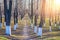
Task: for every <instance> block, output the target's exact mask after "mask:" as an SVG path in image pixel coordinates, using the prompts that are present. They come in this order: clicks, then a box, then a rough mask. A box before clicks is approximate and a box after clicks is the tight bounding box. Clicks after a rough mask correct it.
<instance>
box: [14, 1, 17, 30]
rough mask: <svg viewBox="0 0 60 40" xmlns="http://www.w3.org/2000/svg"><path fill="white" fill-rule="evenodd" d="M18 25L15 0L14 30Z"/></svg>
mask: <svg viewBox="0 0 60 40" xmlns="http://www.w3.org/2000/svg"><path fill="white" fill-rule="evenodd" d="M17 26H18V3H17V0H16V1H15V9H14V30H16V28H17Z"/></svg>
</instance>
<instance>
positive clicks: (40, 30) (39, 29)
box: [37, 27, 42, 36]
mask: <svg viewBox="0 0 60 40" xmlns="http://www.w3.org/2000/svg"><path fill="white" fill-rule="evenodd" d="M37 35H38V36H42V28H41V27H39V28H38V33H37Z"/></svg>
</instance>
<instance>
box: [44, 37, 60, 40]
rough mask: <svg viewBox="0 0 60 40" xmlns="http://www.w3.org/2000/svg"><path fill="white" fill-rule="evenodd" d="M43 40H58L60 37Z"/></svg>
mask: <svg viewBox="0 0 60 40" xmlns="http://www.w3.org/2000/svg"><path fill="white" fill-rule="evenodd" d="M45 40H60V37H51V38H46V39H45Z"/></svg>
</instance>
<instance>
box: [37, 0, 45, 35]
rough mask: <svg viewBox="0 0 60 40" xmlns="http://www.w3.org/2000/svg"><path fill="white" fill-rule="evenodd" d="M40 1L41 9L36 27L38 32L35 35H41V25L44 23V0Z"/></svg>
mask: <svg viewBox="0 0 60 40" xmlns="http://www.w3.org/2000/svg"><path fill="white" fill-rule="evenodd" d="M41 2H42V9H41V13H40V24H39V27H38V33H37V35H38V36H42V26H43V24H44V19H45V18H44V17H45V16H44V15H45V12H44V11H45V0H41Z"/></svg>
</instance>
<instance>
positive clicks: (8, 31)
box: [6, 26, 11, 35]
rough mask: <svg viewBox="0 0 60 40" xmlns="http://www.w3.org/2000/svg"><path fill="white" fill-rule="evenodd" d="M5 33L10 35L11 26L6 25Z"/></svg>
mask: <svg viewBox="0 0 60 40" xmlns="http://www.w3.org/2000/svg"><path fill="white" fill-rule="evenodd" d="M6 35H11V27H10V26H6Z"/></svg>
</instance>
